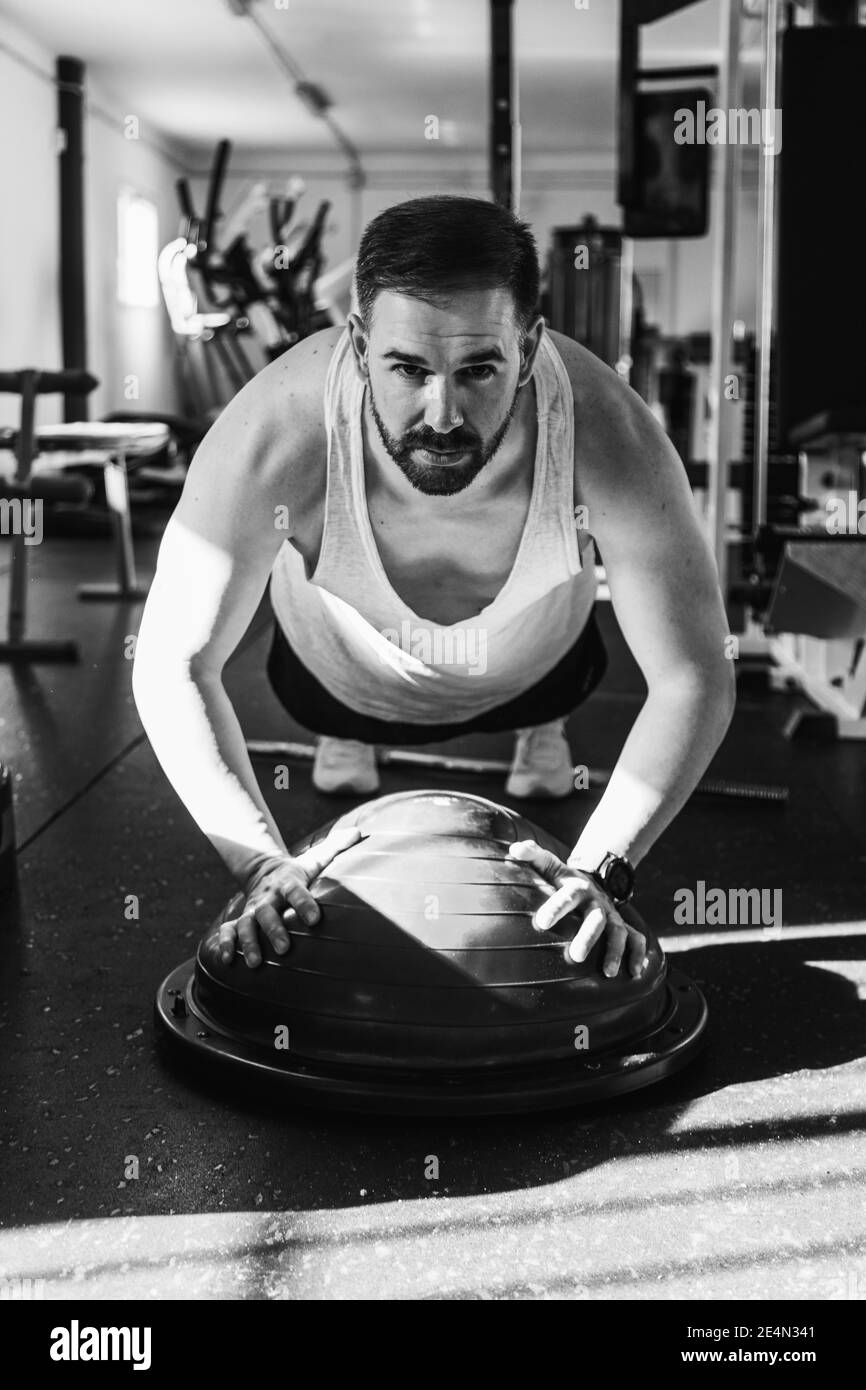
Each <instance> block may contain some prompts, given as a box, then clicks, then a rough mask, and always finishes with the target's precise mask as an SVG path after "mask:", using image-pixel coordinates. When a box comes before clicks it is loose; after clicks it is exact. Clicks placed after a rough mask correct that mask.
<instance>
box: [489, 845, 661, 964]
mask: <svg viewBox="0 0 866 1390" xmlns="http://www.w3.org/2000/svg"><path fill="white" fill-rule="evenodd" d="M508 852H509V854H510V855H511V857H512V858H513V859H519V860H520V861H521V862H522V863H524V864H531V866H532V867H533V869H535V870H537V872H538V873H539V874H540V875H541V877H542V878H544V879H546V880H547V882H548V883H550V884H552V885H553V887H554V888H555V889H556V892H555V893H553V894H552V896H551V897H549V898H548V899H547V900H546V901H545V902H544V903H542V905H541V907H540V908H539V909H538V911H537V912H536V913H535V916H534V917H533V919H532V925H533V926H534V927H535V929H536V931H550V929H551V927H554V926H556V923H557V922H558V921H559V920H560V919H561V918H562V917H565V916H567V915H568V913H570V912H577V913H578V914H582V916H583V922H582V924H581V927H580V930H579V931H578V933H577V935H576V936H575V938H574V940H573V941H572V942H571V945H570V946H569V948H568V954H569V956H570V957H571V959H572V960H573V961H577V962H578V963H579V962H581V961H585V960H586V958H587V956H588V955H589V953H590V951H591V950H592V948H593V946H594V945H595V943H596V942H597V941H598V939H599V937H601V936H602V934H603V935H604V937H605V943H606V947H607V949H606V951H605V953H604V962H603V965H602V969H603V971H604V974H605V975H607V976H608V977H612V976H614V975H617V974H618V973H619V968H620V965H621V964H622V961H623V957H625V960H626V966H627V969H628V971H629V974H630V975H633V976H634V977H635V978H637V977H638V976H639V975H640V974H641V972H642V970H643V969H644V968H645V966H646V962H647V954H646V937H645V936H644V934H643V932H640V931H638V930H637V928H635V927H631V926H629V924H628V922H625V921H624V920H623V918H622V917H621V916H620V914H619V912H618V911H617V909H616V905H615V904H614V903H613V901H612V900H611V899H610V898H609V897H608V896H607V894H606V893H605V892H604V891H603V890H602V889H601V888H599V886H598V884H597V883H596V882H595V881H594V879H592V878H590V877H589V875H588V874H587V873H585V872H584V871H583V870H581V869H578V868H576V867H575V866H574V865H573V864H568V863H566V862H565V861H564V860H562V859H559V858H558V857H557V855H555V854H553V853H551V851H550V850H548V849H542V848H541V846H540V845H538V844H536V842H535V841H534V840H519V841H518V842H517V843H516V844H513V845H509V847H508Z"/></svg>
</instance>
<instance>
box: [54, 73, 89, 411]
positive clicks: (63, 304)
mask: <svg viewBox="0 0 866 1390" xmlns="http://www.w3.org/2000/svg"><path fill="white" fill-rule="evenodd" d="M56 73H57V92H58V96H57V125H58V132H59V138H60V153H59V169H60V324H61V335H62V339H63V365H64V367H86V366H87V294H86V279H85V276H86V263H85V255H84V64H83V63H82V62H81V61H80V59H78V58H66V57H63V58H58V59H57V64H56ZM87 417H88V400H87V395H86V393H81V392H75V391H67V392H66V393H65V395H64V406H63V418H64V419H65V420H86V419H87Z"/></svg>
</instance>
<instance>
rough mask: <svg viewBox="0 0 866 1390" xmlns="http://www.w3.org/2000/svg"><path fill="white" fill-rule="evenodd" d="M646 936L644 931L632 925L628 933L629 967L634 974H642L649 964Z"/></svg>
mask: <svg viewBox="0 0 866 1390" xmlns="http://www.w3.org/2000/svg"><path fill="white" fill-rule="evenodd" d="M646 945H647V943H646V937H645V936H644V934H643V932H641V931H637V930H636V929H635V928H634V927H632V928H631V929H630V931H629V934H628V957H627V959H628V968H629V971H630V972H631V974H632V975H634V976H638V975H642V974H643V972H644V970H645V969H646V967H647V965H648V964H649V957H648V956H647V949H646Z"/></svg>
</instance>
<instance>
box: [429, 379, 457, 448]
mask: <svg viewBox="0 0 866 1390" xmlns="http://www.w3.org/2000/svg"><path fill="white" fill-rule="evenodd" d="M424 395H425V397H426V405H425V408H424V424H425V425H426V426H427V428H428V429H431V430H435V431H436V433H437V434H447V433H448V432H449V431H450V430H453V429H457V428H458V426H460V425H462V424H463V414H462V412H461V410H460V406H459V405H458V403H457V394H456V391H455V389H454V387H450V386H449V385H448V383H447V382H445V381H443V379H442V378H441V377H438V376H433V377H430V378H429V379H428V381H427V385H426V386H425V388H424Z"/></svg>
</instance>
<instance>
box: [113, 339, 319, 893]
mask: <svg viewBox="0 0 866 1390" xmlns="http://www.w3.org/2000/svg"><path fill="white" fill-rule="evenodd" d="M338 338H339V330H337V331H335V330H327V331H326V332H324V333H321V334H316V335H315V336H314V337H313V338H310V339H307V340H306V341H305V342H304V343H302V344H300V345H299V346H298V347H297V348H294V349H293V350H292V351H291V352H289V353H287V354H286V355H285V356H284V357H281V358H280V359H279V360H278V361H277V362H275V363H273V364H272V365H271V366H270V367H268V368H266V369H265V370H264V371H263V372H262V373H260V374H259V376H257V377H256V378H255V379H254V380H253V381H252V382H250V384H249V385H248V386H247V387H245V388H244V390H243V391H242V392H240V394H239V395H238V396H236V397H235V399H234V400H233V401H232V402H231V404H230V405H229V406H228V407H227V408H226V410H225V411H224V412H223V414H222V415H221V416H220V418H219V420H218V421H217V423H216V424H215V425H214V427H213V428H212V429H211V430H210V432H209V433H208V435H207V437H206V439H205V440H204V441H203V442H202V444H201V446H200V447H199V449H198V451H197V452H196V455H195V457H194V459H193V462H192V464H191V467H190V470H189V473H188V475H187V479H186V482H185V485H184V489H183V494H182V496H181V499H180V502H179V503H178V506H177V508H176V510H175V512H174V514H173V516H172V518H171V520H170V521H169V524H168V526H167V527H166V531H165V535H164V537H163V540H162V544H161V546H160V551H159V559H158V563H157V570H156V576H155V578H154V581H153V585H152V587H151V590H150V594H149V596H148V600H147V604H146V606H145V610H144V615H143V617H142V622H141V628H140V631H139V636H138V642H137V646H136V658H135V666H134V668H133V693H134V696H135V701H136V705H137V707H138V711H139V714H140V716H141V720H142V723H143V724H144V727H145V730H146V731H147V734H148V737H149V738H150V741H151V744H152V746H153V749H154V752H155V753H156V756H157V758H158V759H159V762H160V763H161V765H162V767H163V770H164V771H165V773H166V776H167V777H168V779H169V781H170V782H171V784H172V786H173V787H174V789H175V791H176V792H177V794H178V796H179V797H180V799H181V800H182V801H183V803H184V805H185V806H186V808H187V810H188V811H189V812H190V814H191V816H192V817H193V819H194V820H195V821H196V823H197V824H198V825H199V827H200V828H201V830H202V831H203V832H204V834H205V835H206V836H207V837H208V839H209V840H210V841H211V844H212V845H213V846H214V848H215V849H216V850H217V852H218V853H219V854H220V856H221V857H222V859H223V860H224V862H225V863H226V865H227V866H228V868H229V870H230V871H231V872H232V873H233V874H234V875H235V877H236V878H237V879H238V880H239V882H241V883H242V884H243V883H246V882H247V881H248V880H249V879H250V878H251V876H252V875H253V874H254V873H255V872H256V870H257V868H258V867H259V866H260V865H261V864H263V863H264V862H265V861H267V860H270V859H273V858H274V857H277V856H280V855H285V854H286V848H285V844H284V842H283V839H282V836H281V835H280V832H279V830H278V828H277V826H276V824H275V822H274V819H273V817H272V816H271V813H270V812H269V810H268V808H267V805H266V803H265V800H264V797H263V796H262V794H261V791H260V790H259V786H258V783H257V781H256V777H255V774H254V772H253V768H252V765H251V763H250V759H249V755H248V754H247V750H246V745H245V742H244V737H243V733H242V731H241V727H240V724H239V723H238V719H237V716H236V715H235V712H234V710H233V708H232V706H231V703H230V701H229V698H228V696H227V695H226V693H225V690H224V688H223V684H222V671H223V667H224V666H225V663H226V661H227V660H228V658H229V657H230V656H231V654H232V652H233V651H234V649H235V647H236V646H237V644H238V642H239V641H240V639H241V638H242V637H243V635H244V633H245V631H246V629H247V627H248V626H249V623H250V620H251V619H252V617H253V614H254V613H255V610H256V608H257V606H258V603H259V601H260V599H261V596H262V593H263V591H264V588H265V585H266V583H267V580H268V576H269V574H270V571H271V568H272V566H273V563H274V560H275V558H276V555H277V552H278V551H279V549H280V546H281V545H282V543H283V541H284V540H286V539H287V537H288V536H290V535H291V534H292V533H293V532H294V531H296V530H297V529H298V528H302V527H303V525H304V522H305V520H306V519H307V518H308V517H309V515H310V513H311V509H313V508H315V507H316V505H318V501H319V500H320V497H321V494H322V492H323V489H324V456H325V446H324V422H323V419H322V404H321V403H322V390H323V382H324V375H325V371H326V369H327V363H328V361H329V360H330V357H331V353H332V351H333V347H334V345H335V343H336V341H337V340H338ZM318 460H321V464H320V465H319V464H318V463H317V462H316V461H318ZM280 508H283V509H285V508H288V523H289V525H288V530H287V529H281V528H278V526H277V518H278V516H281V517H282V516H284V515H285V513H284V512H283V513H280V512H279V511H278V509H280Z"/></svg>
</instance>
